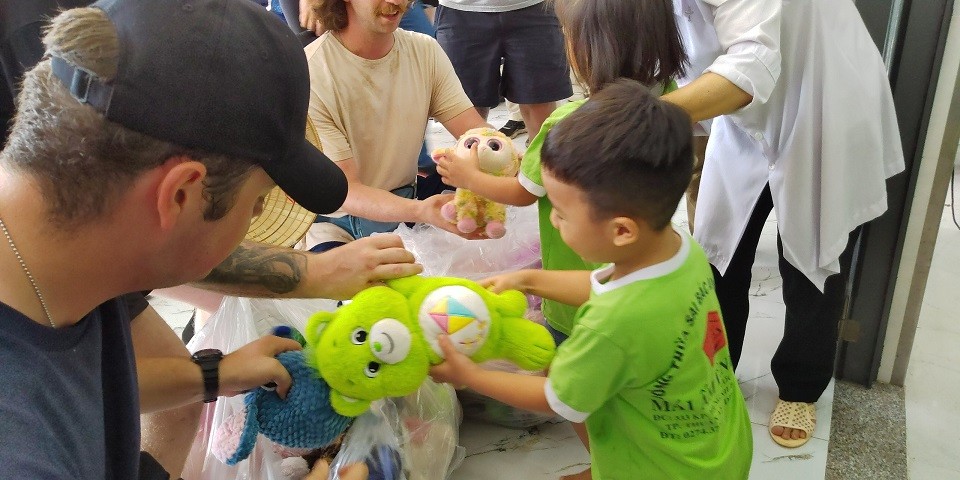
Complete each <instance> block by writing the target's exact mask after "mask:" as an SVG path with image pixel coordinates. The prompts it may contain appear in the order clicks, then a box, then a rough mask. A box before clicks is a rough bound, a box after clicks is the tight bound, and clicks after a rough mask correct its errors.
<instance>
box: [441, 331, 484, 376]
mask: <svg viewBox="0 0 960 480" xmlns="http://www.w3.org/2000/svg"><path fill="white" fill-rule="evenodd" d="M437 342H438V343H439V345H440V350H442V351H443V357H444V359H445V360H444V361H443V363H441V364H439V365H434V366H432V367H430V376H431V377H432V378H433V380H434V381H435V382H440V383H452V384H453V385H455V386H462V385H466V386H470V384H471V381H470V380H471V377H472V376H474V375H477V374H479V373H481V372H483V369H482V368H480V366H479V365H477V364H476V363H473V360H470V358H469V357H467V356H466V355H464V354H462V353H460V352H459V351H457V349H456V347H454V346H453V343H452V342H451V341H450V337H447V336H446V335H441V336H440V337H439V338H438V339H437Z"/></svg>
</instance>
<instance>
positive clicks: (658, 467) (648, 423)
mask: <svg viewBox="0 0 960 480" xmlns="http://www.w3.org/2000/svg"><path fill="white" fill-rule="evenodd" d="M680 236H681V237H682V239H683V241H682V246H681V248H680V251H679V252H678V253H677V255H675V256H674V257H673V258H671V259H670V260H667V261H666V262H663V263H660V264H657V265H653V266H651V267H647V268H643V269H640V270H637V271H635V272H633V273H631V274H629V275H627V276H625V277H623V278H620V279H617V280H614V281H607V282H605V280H606V279H608V278H609V277H610V274H611V273H612V266H608V267H605V268H601V269H599V270H596V271H594V272H593V275H592V277H591V283H592V292H591V296H590V300H589V301H587V303H585V304H584V305H583V306H582V307H581V308H580V310H579V311H578V312H577V318H576V321H575V326H574V329H573V333H572V335H571V336H570V338H569V339H568V340H567V341H566V342H564V343H563V344H562V345H561V346H560V348H559V349H558V350H557V355H556V357H555V359H554V361H553V364H552V365H551V366H550V375H549V380H548V382H547V386H546V388H545V390H546V392H545V393H546V395H547V399H548V400H549V402H550V406H551V407H552V408H553V410H554V411H555V412H557V413H558V414H560V415H562V416H563V417H565V418H567V419H568V420H570V421H574V422H583V421H584V420H585V423H586V425H587V432H588V434H589V437H590V457H591V460H592V467H591V468H592V472H593V478H594V479H595V480H609V479H614V480H625V479H635V478H655V479H660V478H670V479H674V478H676V479H692V478H709V479H711V480H712V479H745V478H747V474H748V473H749V471H750V460H751V457H752V455H753V439H752V436H751V429H750V418H749V415H748V414H747V408H746V404H745V403H744V400H743V394H742V393H741V392H740V387H739V386H738V384H737V379H736V377H735V376H734V373H733V368H732V363H731V360H730V352H729V348H727V340H726V333H725V331H724V328H723V322H722V317H721V315H720V304H719V302H718V301H717V296H716V292H715V290H714V281H713V274H712V273H711V271H710V266H709V264H708V263H707V257H706V255H705V254H704V253H703V249H702V248H700V246H699V245H697V243H696V242H695V241H693V240H692V239H691V238H690V237H689V236H688V235H687V234H686V233H680ZM604 282H605V283H604Z"/></svg>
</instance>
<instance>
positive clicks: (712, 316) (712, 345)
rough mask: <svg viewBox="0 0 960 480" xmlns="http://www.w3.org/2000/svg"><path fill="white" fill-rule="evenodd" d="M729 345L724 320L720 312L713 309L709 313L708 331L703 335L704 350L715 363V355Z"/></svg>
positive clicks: (711, 362) (711, 361)
mask: <svg viewBox="0 0 960 480" xmlns="http://www.w3.org/2000/svg"><path fill="white" fill-rule="evenodd" d="M725 346H727V338H726V337H725V336H724V335H723V320H721V319H720V313H719V312H716V311H713V312H710V313H708V314H707V332H706V335H704V336H703V352H704V353H706V354H707V358H709V359H710V365H713V357H714V356H716V354H717V352H719V351H720V349H722V348H723V347H725Z"/></svg>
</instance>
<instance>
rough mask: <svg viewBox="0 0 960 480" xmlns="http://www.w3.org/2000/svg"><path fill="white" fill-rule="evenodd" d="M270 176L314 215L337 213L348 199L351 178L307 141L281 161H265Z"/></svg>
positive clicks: (264, 165) (265, 168) (265, 169)
mask: <svg viewBox="0 0 960 480" xmlns="http://www.w3.org/2000/svg"><path fill="white" fill-rule="evenodd" d="M262 166H263V169H264V171H266V172H267V175H269V176H270V178H272V179H273V181H274V182H277V185H278V186H279V187H280V188H281V189H283V191H284V192H285V193H286V194H287V195H289V196H290V198H292V199H293V200H295V201H296V202H297V203H299V204H300V205H301V206H303V207H304V208H306V209H307V210H310V211H311V212H313V213H321V214H323V213H333V212H336V211H337V210H339V209H340V206H341V205H343V201H344V200H346V198H347V177H346V176H345V175H344V174H343V170H340V167H338V166H337V165H336V164H334V163H333V162H332V161H331V160H330V159H329V158H327V156H326V155H324V154H323V153H322V152H320V150H317V148H316V147H314V146H313V145H312V144H311V143H310V142H309V141H308V140H307V139H304V140H303V141H302V143H301V144H299V145H298V146H297V147H296V148H294V149H293V150H292V151H291V152H290V153H289V154H288V156H287V158H285V159H284V160H283V161H281V162H265V163H264V164H263V165H262Z"/></svg>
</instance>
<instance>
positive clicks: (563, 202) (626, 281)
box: [431, 80, 753, 480]
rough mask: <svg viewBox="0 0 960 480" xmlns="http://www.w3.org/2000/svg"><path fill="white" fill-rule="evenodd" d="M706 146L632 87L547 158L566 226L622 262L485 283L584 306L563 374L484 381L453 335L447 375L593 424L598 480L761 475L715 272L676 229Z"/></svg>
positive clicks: (677, 112)
mask: <svg viewBox="0 0 960 480" xmlns="http://www.w3.org/2000/svg"><path fill="white" fill-rule="evenodd" d="M691 149H692V146H691V125H690V119H689V117H688V116H687V115H686V113H684V112H683V111H682V110H681V109H679V108H678V107H675V106H673V105H671V104H668V103H664V102H662V101H660V100H658V99H657V98H656V97H654V96H653V95H651V94H650V93H649V89H647V88H646V87H644V86H643V85H641V84H639V83H637V82H634V81H631V80H620V81H617V82H614V83H612V84H610V85H608V86H607V87H606V88H604V89H603V90H602V91H601V92H599V93H597V94H595V95H594V96H592V97H591V98H590V100H588V101H587V102H586V103H585V104H584V105H583V106H582V107H581V108H579V109H578V110H577V111H575V112H573V113H571V114H570V115H569V116H568V117H567V118H566V119H565V120H564V121H562V122H560V123H558V124H557V125H556V126H555V127H554V128H553V130H552V131H551V132H550V133H549V135H547V138H546V140H545V142H544V146H543V150H542V164H543V181H544V187H545V188H546V192H547V196H548V197H549V198H550V200H551V201H552V202H553V210H552V214H551V218H550V220H551V222H552V223H553V225H554V226H555V227H556V228H557V230H558V231H559V233H560V236H561V237H562V239H563V241H564V242H565V243H566V244H567V245H569V246H570V247H571V248H572V249H573V251H574V252H576V253H577V254H579V255H580V256H581V257H583V258H584V260H586V261H590V262H600V263H609V265H606V266H604V267H602V268H600V269H597V270H594V271H593V272H589V271H548V270H523V271H519V272H513V273H508V274H505V275H500V276H497V277H493V278H491V279H488V280H486V281H484V282H483V283H485V284H486V285H487V286H489V287H490V288H492V289H493V290H496V291H500V290H504V289H507V288H516V289H519V290H522V291H524V292H527V293H533V294H536V295H540V296H543V297H546V298H551V299H553V300H555V301H559V302H563V303H566V304H570V305H580V308H579V310H577V314H576V318H575V320H574V327H573V330H572V332H571V335H570V338H569V339H568V340H567V341H566V342H565V343H563V344H562V345H561V346H560V347H559V349H558V350H557V354H556V358H555V359H554V362H553V364H552V365H551V366H550V372H549V375H548V377H547V378H542V377H531V376H526V375H518V374H512V373H506V372H493V371H487V370H484V369H482V368H481V367H479V366H477V365H476V364H474V363H473V362H471V361H470V360H469V359H468V358H467V357H465V356H463V355H462V354H459V353H457V352H456V351H455V350H454V349H453V348H452V346H451V345H450V342H449V340H448V339H446V338H444V339H442V341H441V347H442V348H443V351H444V355H445V358H446V361H445V362H444V363H443V364H441V365H438V366H436V367H434V368H433V369H431V375H432V376H433V377H434V379H436V380H439V381H444V382H450V383H454V384H460V385H466V386H467V387H470V388H472V389H474V390H476V391H478V392H480V393H482V394H484V395H488V396H490V397H492V398H495V399H497V400H500V401H502V402H505V403H507V404H510V405H513V406H516V407H520V408H526V409H530V410H537V411H545V412H554V413H556V414H558V415H561V416H563V417H565V418H567V419H568V420H570V421H571V422H585V423H586V427H587V432H588V435H589V444H590V455H591V461H592V465H591V473H592V475H593V478H594V479H616V480H622V479H635V478H677V479H688V478H709V479H743V478H747V475H748V472H749V469H750V460H751V456H752V454H753V447H752V443H753V442H752V437H751V430H750V420H749V416H748V414H747V409H746V405H745V403H744V400H743V395H742V394H741V392H740V388H739V386H738V385H737V380H736V377H735V376H734V373H733V369H732V366H731V362H730V354H729V349H728V348H727V342H726V334H725V332H724V328H723V320H722V315H721V313H720V306H719V303H718V301H717V297H716V293H715V291H714V283H713V274H712V273H711V270H710V265H709V264H708V262H707V259H706V255H705V254H704V253H703V250H702V249H701V248H700V247H699V246H698V245H697V244H696V242H695V241H694V240H693V239H691V238H690V237H689V235H687V234H686V233H685V232H681V231H678V230H677V229H675V228H674V227H673V226H672V225H671V223H670V218H671V216H672V215H673V212H674V211H675V209H676V206H677V203H678V202H679V201H680V198H681V197H682V195H683V192H684V190H685V189H686V187H687V184H688V183H689V180H690V174H691V170H692V166H693V164H692V161H691V158H692V152H691ZM587 159H589V161H585V160H587Z"/></svg>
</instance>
